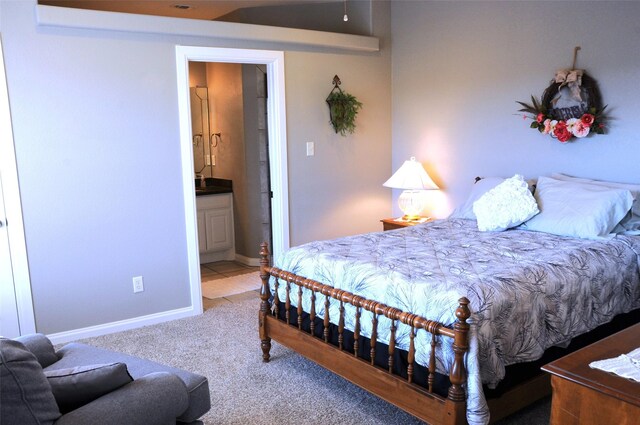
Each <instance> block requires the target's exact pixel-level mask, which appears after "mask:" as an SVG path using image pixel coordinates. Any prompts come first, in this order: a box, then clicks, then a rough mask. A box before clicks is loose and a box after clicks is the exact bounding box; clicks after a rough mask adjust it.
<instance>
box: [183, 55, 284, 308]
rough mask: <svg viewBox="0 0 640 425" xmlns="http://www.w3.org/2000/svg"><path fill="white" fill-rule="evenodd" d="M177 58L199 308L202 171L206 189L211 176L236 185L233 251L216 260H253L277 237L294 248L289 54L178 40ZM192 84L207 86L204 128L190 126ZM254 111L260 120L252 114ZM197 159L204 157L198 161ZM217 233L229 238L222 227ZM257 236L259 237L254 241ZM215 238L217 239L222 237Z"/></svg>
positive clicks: (278, 246) (280, 246)
mask: <svg viewBox="0 0 640 425" xmlns="http://www.w3.org/2000/svg"><path fill="white" fill-rule="evenodd" d="M176 59H177V61H176V63H177V71H178V72H177V74H178V102H179V111H180V140H181V143H180V145H181V155H182V164H183V187H184V199H185V219H186V223H185V224H186V233H187V242H188V243H187V248H188V254H189V270H190V284H191V298H192V305H193V308H194V309H195V310H196V311H198V310H200V311H201V310H202V298H201V296H202V287H201V285H200V281H201V279H200V278H201V269H200V249H199V248H200V246H199V243H200V241H201V240H202V238H199V237H198V233H199V231H200V229H201V226H199V224H201V222H202V220H200V218H201V217H200V216H199V215H198V213H197V211H196V199H197V198H200V197H202V196H207V195H210V194H207V195H199V196H197V197H196V193H195V192H196V190H195V181H196V180H195V178H196V171H199V172H200V173H199V179H198V180H199V181H201V182H204V183H205V188H207V187H208V186H207V179H212V180H210V182H211V183H212V184H214V185H215V184H216V183H218V182H216V181H214V180H213V179H220V180H230V181H231V185H232V192H233V195H232V196H233V198H232V202H231V204H232V206H233V208H234V211H233V212H232V214H231V217H232V222H233V225H232V228H233V236H234V238H233V244H234V246H233V253H232V256H227V257H224V258H215V257H214V259H216V260H224V261H231V262H234V263H233V264H240V265H243V266H248V267H255V266H256V265H257V264H258V260H259V243H260V242H261V241H269V239H271V246H270V248H271V253H272V254H273V255H274V256H277V255H278V254H279V253H280V252H282V251H284V250H285V249H287V248H288V247H289V216H288V185H287V155H286V119H285V105H284V99H285V95H284V54H283V52H276V51H265V50H245V49H222V48H207V47H186V46H178V47H176ZM203 66H204V68H203ZM190 69H199V70H198V71H195V72H194V73H195V74H200V75H199V76H197V75H194V76H192V75H190V72H189V70H190ZM203 77H204V78H203ZM198 79H199V80H200V81H196V80H198ZM198 86H200V88H198ZM192 88H193V89H192ZM191 91H193V92H194V94H195V92H198V96H197V97H198V98H200V99H202V98H204V97H205V93H206V98H207V101H208V102H207V109H208V112H207V113H206V115H207V116H208V121H209V123H208V125H209V129H206V128H205V129H203V125H202V123H201V122H200V123H199V124H200V125H199V127H198V128H194V127H193V126H192V119H191V105H190V99H191V97H192V96H191V95H190V92H191ZM234 110H235V111H236V112H237V111H238V110H242V117H241V118H238V116H239V115H236V116H235V118H234V116H233V114H231V113H232V112H233V111H234ZM248 114H252V115H253V116H254V117H255V119H253V118H247V115H248ZM225 115H226V116H225ZM195 123H196V121H194V124H195ZM205 130H206V131H205ZM205 133H208V137H206V136H205ZM200 134H201V135H202V136H200V137H195V136H197V135H200ZM241 136H242V137H241ZM196 139H198V140H196ZM261 140H262V141H263V143H260V141H261ZM196 142H197V143H196ZM196 161H200V162H198V163H197V165H196ZM261 163H262V164H261ZM225 166H227V170H226V171H225ZM196 168H197V169H196ZM205 173H206V174H205ZM199 192H202V190H200V191H199ZM243 192H244V193H243ZM236 198H238V199H237V200H236ZM222 204H224V202H222ZM235 210H237V212H236V211H235ZM208 217H209V218H206V219H205V220H207V222H208V220H209V219H211V220H213V221H215V220H219V221H222V222H224V221H225V219H224V218H220V217H219V216H214V215H209V216H208ZM236 222H237V223H236ZM227 224H228V223H227ZM256 229H257V230H256ZM218 235H223V236H221V238H222V239H224V238H225V236H224V234H221V233H218ZM236 236H237V238H236ZM251 238H254V239H255V240H257V241H258V242H257V243H255V242H254V243H252V242H251V241H250V239H251ZM207 242H209V238H208V237H207ZM211 242H212V243H215V242H217V240H216V238H213V239H211ZM252 245H253V246H252ZM207 249H208V248H207ZM227 254H228V252H227ZM204 260H205V261H207V260H208V259H207V258H204ZM214 271H215V270H214ZM229 271H230V270H227V272H229ZM238 272H240V271H238ZM231 273H233V271H231ZM203 274H204V271H203ZM223 274H224V273H223ZM257 286H259V280H258V282H256V287H257Z"/></svg>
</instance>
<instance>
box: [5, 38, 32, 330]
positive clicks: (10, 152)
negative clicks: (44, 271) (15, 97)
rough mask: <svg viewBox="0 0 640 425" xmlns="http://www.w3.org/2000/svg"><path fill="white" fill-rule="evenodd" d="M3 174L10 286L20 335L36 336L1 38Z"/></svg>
mask: <svg viewBox="0 0 640 425" xmlns="http://www.w3.org/2000/svg"><path fill="white" fill-rule="evenodd" d="M0 173H2V188H3V193H4V209H5V213H6V225H7V236H8V240H9V250H10V253H11V260H10V261H11V268H12V270H11V271H12V274H13V282H10V284H11V285H13V287H14V291H15V300H16V309H17V312H18V326H19V329H20V334H21V335H25V334H30V333H35V332H36V321H35V315H34V311H33V296H32V293H31V278H30V276H29V261H28V257H27V244H26V241H25V236H24V223H23V220H22V203H21V201H20V186H19V182H18V168H17V164H16V152H15V146H14V141H13V128H12V124H11V109H10V105H9V90H8V87H7V78H6V73H5V68H4V54H3V51H2V34H0ZM0 196H2V195H0ZM5 283H6V282H2V283H1V284H2V285H4V284H5Z"/></svg>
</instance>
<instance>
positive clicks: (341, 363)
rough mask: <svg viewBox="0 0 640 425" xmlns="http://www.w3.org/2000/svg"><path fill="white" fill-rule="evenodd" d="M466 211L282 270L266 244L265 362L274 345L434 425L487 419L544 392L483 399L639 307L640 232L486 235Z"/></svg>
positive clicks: (544, 384)
mask: <svg viewBox="0 0 640 425" xmlns="http://www.w3.org/2000/svg"><path fill="white" fill-rule="evenodd" d="M542 183H545V184H546V181H542ZM553 184H556V183H553ZM574 184H575V182H572V185H574ZM489 191H490V190H487V191H485V193H488V192H489ZM540 192H541V193H542V195H541V196H544V193H545V188H544V187H542V188H541V189H540ZM570 192H571V193H573V192H575V190H574V188H573V186H572V187H571V190H570ZM554 193H555V192H554ZM565 195H566V194H561V198H562V199H564V200H565V201H566V196H565ZM598 196H599V197H601V194H598ZM629 196H631V200H629V198H628V197H626V194H625V199H626V201H625V202H626V203H625V205H623V207H622V209H621V211H622V210H624V209H626V210H627V211H623V212H624V214H625V215H630V214H631V212H632V210H633V208H632V207H631V206H632V205H634V208H635V204H633V203H634V202H635V199H637V197H638V196H637V194H636V192H630V193H629ZM536 200H537V202H538V203H539V204H542V203H543V202H542V201H545V202H544V204H545V205H546V206H547V208H546V210H545V209H543V212H545V213H547V212H552V207H551V205H552V203H550V202H549V199H546V198H545V199H543V198H539V197H537V198H536ZM607 208H608V209H609V210H610V209H611V208H612V206H611V205H610V204H608V206H607ZM594 211H595V210H594ZM463 215H464V214H458V216H459V217H456V214H454V216H453V217H452V218H449V219H446V220H436V221H433V222H429V223H425V224H420V225H416V226H412V227H407V228H403V229H399V230H394V231H388V232H378V233H369V234H364V235H356V236H350V237H346V238H340V239H336V240H332V241H317V242H312V243H309V244H305V245H302V246H299V247H294V248H292V249H290V250H289V251H287V253H286V254H285V255H283V256H282V257H281V258H279V259H277V262H276V264H275V265H274V266H271V265H270V263H269V253H268V249H267V246H266V245H265V244H263V246H262V249H261V278H262V287H261V294H260V297H261V305H260V312H259V319H260V320H259V329H260V339H261V346H262V351H263V359H264V360H265V361H269V359H270V355H269V350H270V345H271V340H272V339H274V340H276V341H278V342H280V343H282V344H283V345H285V346H287V347H289V348H292V349H293V350H295V351H297V352H299V353H300V354H302V355H304V356H306V357H308V358H310V359H311V360H313V361H315V362H317V363H319V364H320V365H322V366H324V367H326V368H328V369H330V370H332V371H333V372H335V373H337V374H339V375H341V376H343V377H345V378H347V379H349V380H350V381H352V382H354V383H355V384H357V385H359V386H361V387H363V388H365V389H367V390H369V391H371V392H372V393H374V394H376V395H378V396H380V397H381V398H383V399H385V400H387V401H389V402H391V403H393V404H395V405H397V406H398V407H400V408H402V409H403V410H405V411H407V412H409V413H411V414H413V415H414V416H416V417H418V418H420V419H422V420H424V421H426V422H428V423H432V424H458V423H460V424H461V423H471V424H486V423H488V422H489V421H490V420H495V419H497V418H499V417H502V416H504V415H506V414H508V413H510V412H511V411H512V410H514V409H517V408H519V407H520V406H521V405H522V404H523V403H521V402H520V401H521V399H526V401H530V400H535V399H536V398H539V397H542V396H544V395H546V394H547V393H548V391H549V386H548V379H546V377H545V376H544V375H536V376H533V377H531V378H530V379H529V378H528V379H527V380H526V382H518V384H519V385H515V386H513V387H511V388H509V389H508V390H506V391H503V392H501V394H500V398H496V399H493V400H491V402H490V403H487V400H486V398H485V392H486V391H491V389H492V388H495V387H497V386H499V385H500V384H501V382H502V381H503V380H505V375H506V370H507V369H509V368H512V367H514V366H516V365H526V364H528V363H530V362H535V361H536V360H539V359H540V358H543V355H545V352H549V350H550V349H554V348H555V347H565V346H567V345H568V344H569V343H570V342H571V341H572V340H573V339H575V338H576V337H578V336H580V335H583V334H585V333H588V332H590V331H593V330H594V329H600V328H599V327H600V326H601V325H605V324H607V323H609V322H611V321H612V319H614V317H616V316H620V315H625V314H628V313H630V312H637V311H638V309H639V308H640V236H638V235H636V234H634V233H637V232H634V231H627V232H619V233H618V234H617V235H615V236H614V235H613V234H608V235H607V236H606V237H596V238H582V237H575V236H566V235H557V234H553V233H548V232H544V231H533V229H527V228H526V227H523V226H520V227H517V228H511V229H510V230H508V231H491V232H487V231H480V230H479V225H480V216H478V217H477V221H476V220H471V219H468V218H464V217H461V216H463ZM539 215H540V216H542V213H541V214H539ZM631 215H632V214H631ZM612 217H614V216H612ZM543 218H544V217H543ZM613 220H615V221H616V222H615V223H612V224H610V225H608V227H610V229H608V230H607V231H610V230H612V228H613V227H614V226H615V225H619V222H620V217H618V216H615V217H614V218H613ZM574 221H576V220H574ZM527 223H531V226H532V228H533V227H535V226H536V222H535V221H534V220H533V219H531V220H529V221H527ZM525 224H526V223H525ZM565 227H566V226H565ZM622 233H625V234H622ZM327 312H328V314H327ZM634 317H635V316H634ZM631 320H635V319H631ZM443 378H448V379H443ZM515 401H518V402H515ZM490 407H491V408H490Z"/></svg>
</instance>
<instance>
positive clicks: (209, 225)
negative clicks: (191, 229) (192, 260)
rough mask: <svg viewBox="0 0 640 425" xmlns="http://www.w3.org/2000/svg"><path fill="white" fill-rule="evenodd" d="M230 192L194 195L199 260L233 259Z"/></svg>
mask: <svg viewBox="0 0 640 425" xmlns="http://www.w3.org/2000/svg"><path fill="white" fill-rule="evenodd" d="M232 196H233V195H232V194H231V193H222V194H215V195H202V196H197V197H196V210H197V214H198V248H199V251H200V262H201V263H210V262H213V261H223V260H228V261H232V260H234V259H235V240H234V234H233V198H232Z"/></svg>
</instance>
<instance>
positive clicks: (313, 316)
mask: <svg viewBox="0 0 640 425" xmlns="http://www.w3.org/2000/svg"><path fill="white" fill-rule="evenodd" d="M309 319H311V323H310V325H309V326H310V328H311V335H312V336H313V335H315V334H316V292H315V291H314V290H313V289H312V290H311V309H310V311H309Z"/></svg>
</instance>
